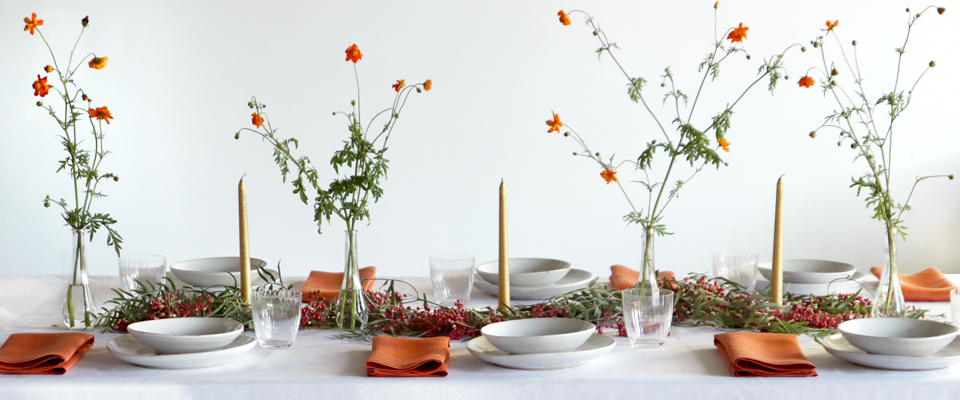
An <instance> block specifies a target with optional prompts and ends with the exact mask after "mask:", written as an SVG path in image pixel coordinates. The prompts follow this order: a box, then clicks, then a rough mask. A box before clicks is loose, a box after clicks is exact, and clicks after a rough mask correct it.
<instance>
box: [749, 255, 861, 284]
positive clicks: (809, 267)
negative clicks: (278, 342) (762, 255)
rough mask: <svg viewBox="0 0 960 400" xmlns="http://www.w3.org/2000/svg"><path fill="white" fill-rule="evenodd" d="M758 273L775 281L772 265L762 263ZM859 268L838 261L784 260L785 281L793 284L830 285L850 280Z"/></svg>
mask: <svg viewBox="0 0 960 400" xmlns="http://www.w3.org/2000/svg"><path fill="white" fill-rule="evenodd" d="M757 272H760V275H763V277H764V278H767V280H770V279H773V267H772V263H768V262H766V263H760V264H759V265H757ZM856 272H857V267H854V266H853V264H847V263H843V262H838V261H827V260H807V259H800V260H783V281H784V282H791V283H829V282H832V281H833V280H835V279H839V278H849V277H850V276H852V275H853V274H855V273H856Z"/></svg>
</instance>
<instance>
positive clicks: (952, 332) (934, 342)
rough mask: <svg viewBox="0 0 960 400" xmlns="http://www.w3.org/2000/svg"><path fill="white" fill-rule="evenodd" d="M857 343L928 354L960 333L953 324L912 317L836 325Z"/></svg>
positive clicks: (888, 351)
mask: <svg viewBox="0 0 960 400" xmlns="http://www.w3.org/2000/svg"><path fill="white" fill-rule="evenodd" d="M837 330H839V331H840V334H842V335H843V338H844V339H846V340H847V342H850V344H852V345H853V346H854V347H856V348H858V349H861V350H863V351H866V352H867V353H871V354H883V355H891V356H910V357H925V356H929V355H931V354H934V353H936V352H938V351H940V350H942V349H943V348H944V347H947V345H949V344H950V342H952V341H953V339H955V338H956V337H957V332H958V331H960V328H957V327H956V326H955V325H953V324H945V323H942V322H937V321H929V320H923V319H913V318H864V319H855V320H851V321H847V322H844V323H842V324H840V325H839V326H838V327H837Z"/></svg>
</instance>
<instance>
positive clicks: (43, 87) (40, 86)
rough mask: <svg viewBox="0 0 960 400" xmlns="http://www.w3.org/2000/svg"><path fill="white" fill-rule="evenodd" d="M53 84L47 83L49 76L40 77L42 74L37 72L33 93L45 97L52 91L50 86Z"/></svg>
mask: <svg viewBox="0 0 960 400" xmlns="http://www.w3.org/2000/svg"><path fill="white" fill-rule="evenodd" d="M52 87H53V86H51V85H48V84H47V77H43V78H41V77H40V74H37V80H36V82H33V95H34V96H40V97H44V96H46V95H47V94H48V93H50V88H52Z"/></svg>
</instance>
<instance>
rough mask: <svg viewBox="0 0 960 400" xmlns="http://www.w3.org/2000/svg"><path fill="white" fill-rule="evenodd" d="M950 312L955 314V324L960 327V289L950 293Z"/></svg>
mask: <svg viewBox="0 0 960 400" xmlns="http://www.w3.org/2000/svg"><path fill="white" fill-rule="evenodd" d="M950 311H951V312H952V313H953V324H954V325H956V326H960V288H957V289H953V290H951V291H950Z"/></svg>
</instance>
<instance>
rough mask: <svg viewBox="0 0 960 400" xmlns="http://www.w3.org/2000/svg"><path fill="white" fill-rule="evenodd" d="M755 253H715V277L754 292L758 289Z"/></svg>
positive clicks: (740, 251) (756, 256) (728, 251)
mask: <svg viewBox="0 0 960 400" xmlns="http://www.w3.org/2000/svg"><path fill="white" fill-rule="evenodd" d="M759 259H760V255H759V254H757V253H756V252H753V251H743V250H722V251H719V252H716V253H713V276H714V277H719V278H727V279H728V280H730V281H733V282H735V283H737V284H739V285H741V286H743V287H744V288H746V290H747V291H749V292H752V291H753V290H754V289H755V288H756V287H757V262H758V261H759Z"/></svg>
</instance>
